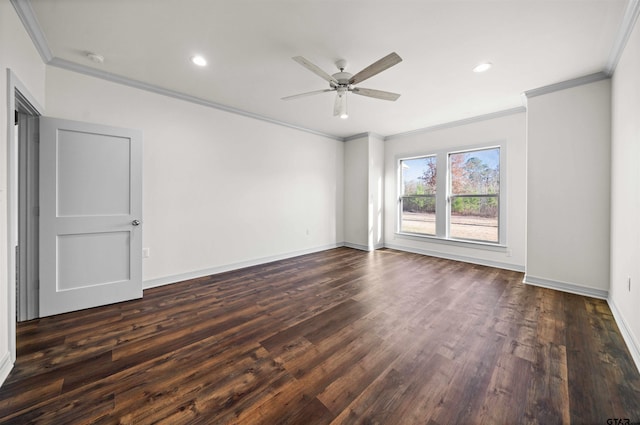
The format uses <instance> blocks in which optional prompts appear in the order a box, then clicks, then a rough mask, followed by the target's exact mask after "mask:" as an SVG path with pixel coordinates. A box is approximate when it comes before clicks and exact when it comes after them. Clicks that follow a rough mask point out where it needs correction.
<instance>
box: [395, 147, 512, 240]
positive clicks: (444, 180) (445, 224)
mask: <svg viewBox="0 0 640 425" xmlns="http://www.w3.org/2000/svg"><path fill="white" fill-rule="evenodd" d="M493 148H499V149H500V165H499V168H500V169H499V181H500V186H499V193H498V194H497V195H498V241H497V242H492V241H485V240H477V239H462V238H452V237H451V236H450V221H451V220H450V212H451V211H450V210H451V196H450V195H451V181H450V175H451V173H450V169H449V168H450V167H449V154H455V153H465V152H473V151H478V150H486V149H493ZM430 156H435V157H436V170H437V172H436V173H437V174H436V176H437V177H436V195H435V197H436V234H435V235H430V234H425V233H414V232H403V231H402V227H401V225H402V196H403V187H402V186H403V181H402V168H401V167H402V161H404V160H408V159H417V158H424V157H430ZM442 164H444V170H443V169H442V168H443V167H442ZM506 164H507V146H506V141H494V142H488V143H483V144H476V145H469V146H457V147H452V148H441V149H432V150H425V151H424V152H420V153H414V154H407V155H396V171H397V173H396V181H397V185H396V190H397V192H396V194H397V196H396V199H397V206H396V213H395V214H396V228H395V230H396V232H395V234H396V235H397V236H399V237H404V238H407V239H416V238H417V239H418V240H429V241H430V242H431V241H433V242H444V243H446V244H453V245H460V246H469V245H473V246H475V247H478V248H483V249H489V250H492V249H495V248H504V247H506V241H507V196H506V193H507V192H506V190H507V172H506V169H507V166H506ZM461 196H467V195H455V197H461ZM469 196H472V197H478V196H484V195H469ZM486 196H489V197H494V196H496V195H493V194H487V195H486Z"/></svg>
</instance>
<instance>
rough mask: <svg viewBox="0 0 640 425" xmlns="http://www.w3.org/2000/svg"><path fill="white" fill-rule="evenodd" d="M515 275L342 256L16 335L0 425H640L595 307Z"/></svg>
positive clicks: (193, 283)
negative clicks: (0, 424) (6, 424)
mask: <svg viewBox="0 0 640 425" xmlns="http://www.w3.org/2000/svg"><path fill="white" fill-rule="evenodd" d="M522 277H523V276H522V274H521V273H517V272H510V271H505V270H499V269H493V268H489V267H482V266H475V265H470V264H465V263H459V262H455V261H448V260H443V259H437V258H431V257H426V256H420V255H414V254H409V253H402V252H398V251H392V250H379V251H376V252H373V253H365V252H360V251H356V250H352V249H348V248H339V249H333V250H329V251H325V252H321V253H317V254H311V255H306V256H302V257H298V258H294V259H289V260H284V261H278V262H275V263H271V264H267V265H263V266H256V267H251V268H247V269H243V270H238V271H233V272H228V273H223V274H219V275H214V276H210V277H205V278H200V279H194V280H190V281H186V282H182V283H178V284H173V285H168V286H164V287H160V288H155V289H150V290H147V291H145V293H144V298H143V299H141V300H136V301H131V302H126V303H121V304H116V305H111V306H106V307H100V308H95V309H91V310H85V311H80V312H74V313H68V314H64V315H59V316H55V317H49V318H44V319H40V320H34V321H31V322H26V323H22V324H20V325H19V327H18V359H17V362H16V365H15V368H14V370H13V371H12V373H11V375H10V376H9V377H8V379H7V381H6V382H5V383H4V385H3V386H2V387H1V388H0V422H2V423H12V424H31V423H33V424H86V423H95V424H116V423H120V424H149V423H163V424H183V423H185V424H186V423H189V424H192V423H193V424H226V423H229V424H269V425H271V424H285V423H287V424H305V425H310V424H329V423H331V424H352V423H353V424H394V425H395V424H421V425H424V424H429V425H435V424H524V423H530V424H556V423H558V424H561V423H562V424H569V423H572V424H603V425H604V424H609V423H616V424H617V423H634V422H639V423H640V375H639V374H638V371H637V369H636V368H635V366H634V364H633V361H632V360H631V357H630V354H629V352H628V351H627V348H626V347H625V345H624V342H623V340H622V337H621V335H620V332H619V330H618V328H617V326H616V324H615V322H614V320H613V317H612V315H611V312H610V310H609V308H608V306H607V304H606V302H605V301H602V300H597V299H592V298H586V297H581V296H577V295H571V294H566V293H561V292H555V291H552V290H548V289H543V288H537V287H531V286H525V285H523V284H522ZM613 418H622V419H628V422H612V421H610V422H608V420H609V419H613Z"/></svg>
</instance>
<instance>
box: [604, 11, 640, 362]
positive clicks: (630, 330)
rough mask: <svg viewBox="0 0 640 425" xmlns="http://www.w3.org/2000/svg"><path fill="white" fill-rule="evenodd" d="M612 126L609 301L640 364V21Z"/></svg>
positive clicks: (622, 71) (622, 65) (616, 91)
mask: <svg viewBox="0 0 640 425" xmlns="http://www.w3.org/2000/svg"><path fill="white" fill-rule="evenodd" d="M612 130H613V131H612V133H613V137H612V152H611V156H612V158H611V159H612V165H611V279H610V284H611V287H610V292H609V304H610V305H611V307H612V310H613V311H614V314H616V319H617V322H618V325H619V327H620V329H621V330H622V331H623V335H624V336H625V339H626V341H627V345H628V346H629V348H630V349H631V352H632V354H633V355H634V358H635V361H636V365H637V366H638V368H640V25H638V24H637V23H636V25H635V29H634V31H633V33H632V34H631V37H630V39H629V41H628V42H627V45H626V48H625V50H624V53H623V55H622V58H621V59H620V62H619V63H618V66H617V67H616V71H615V74H614V75H613V82H612ZM629 278H631V290H629V285H628V279H629Z"/></svg>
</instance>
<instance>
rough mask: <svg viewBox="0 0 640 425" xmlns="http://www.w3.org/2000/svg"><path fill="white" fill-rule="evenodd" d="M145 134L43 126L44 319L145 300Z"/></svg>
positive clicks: (56, 123) (70, 124)
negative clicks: (143, 283) (140, 299)
mask: <svg viewBox="0 0 640 425" xmlns="http://www.w3.org/2000/svg"><path fill="white" fill-rule="evenodd" d="M141 168H142V137H141V134H140V132H138V131H135V130H129V129H121V128H114V127H107V126H101V125H95V124H87V123H80V122H74V121H67V120H59V119H54V118H41V119H40V316H48V315H51V314H58V313H64V312H68V311H74V310H80V309H83V308H89V307H95V306H99V305H105V304H111V303H115V302H120V301H125V300H129V299H133V298H139V297H141V296H142V226H139V225H136V223H138V222H139V221H140V220H141V217H142V170H141Z"/></svg>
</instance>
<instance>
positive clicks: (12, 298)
mask: <svg viewBox="0 0 640 425" xmlns="http://www.w3.org/2000/svg"><path fill="white" fill-rule="evenodd" d="M7 80H8V87H7V97H8V102H7V144H8V149H7V215H8V217H7V218H8V228H7V254H8V259H7V260H8V261H7V263H8V264H7V265H8V267H7V284H8V287H9V288H8V289H9V292H8V297H7V300H6V303H7V304H6V311H7V314H8V318H7V319H8V320H7V321H8V324H9V326H8V328H9V329H8V332H9V335H8V344H9V354H10V361H11V363H13V362H15V359H16V321H17V319H18V310H19V309H20V311H21V313H20V314H21V315H23V316H22V317H24V319H23V320H26V318H27V317H29V313H28V311H29V309H28V308H27V306H28V305H29V304H30V303H33V302H34V301H36V302H35V305H36V306H37V298H35V297H36V296H37V287H36V291H35V294H36V295H33V296H32V297H31V298H32V301H31V302H29V301H26V299H25V301H22V296H23V295H22V294H26V288H27V285H25V286H24V289H23V291H21V294H20V298H21V300H20V301H18V291H19V284H18V281H17V275H18V274H20V273H22V274H23V276H22V277H23V278H24V277H26V276H25V274H26V271H22V272H20V266H19V262H20V261H19V259H18V257H19V255H20V253H19V251H20V250H21V246H22V249H24V250H25V253H24V254H22V264H23V267H26V269H29V265H28V264H29V263H31V262H35V264H36V267H37V258H36V259H30V258H29V254H28V253H29V252H34V251H35V252H36V253H37V252H38V245H37V241H38V239H37V238H35V242H36V244H35V245H33V244H31V246H30V247H29V248H27V246H26V245H27V244H28V239H27V240H26V241H24V244H21V243H19V241H18V240H19V233H20V229H19V228H20V224H22V226H23V227H25V228H26V226H27V223H28V220H27V218H28V217H27V214H26V209H25V207H22V208H21V206H20V200H21V199H22V200H23V202H24V203H25V205H26V202H25V201H26V198H24V196H25V195H23V197H21V196H20V189H19V187H20V186H21V185H22V187H23V188H24V189H25V190H26V186H24V183H25V182H22V183H21V180H22V178H20V170H21V167H20V160H21V159H22V160H23V162H24V160H25V159H26V158H25V157H23V155H24V153H22V154H21V152H20V149H19V147H20V141H19V140H18V139H19V138H20V135H21V134H22V136H23V137H26V136H27V135H28V134H30V133H31V135H32V136H37V131H38V126H37V124H36V120H37V117H39V116H40V115H41V111H43V108H42V107H41V106H40V105H39V104H38V102H37V101H36V99H35V97H34V96H33V95H31V93H30V92H29V90H27V87H26V86H25V85H24V84H23V83H22V82H21V81H20V79H19V78H18V77H17V76H16V74H15V73H14V72H13V71H12V70H10V69H8V70H7ZM29 121H32V122H31V123H30V122H29ZM21 123H22V125H21ZM29 128H31V130H29ZM34 141H35V139H34ZM36 170H37V167H36ZM36 176H37V175H36ZM35 182H37V179H35ZM25 193H26V192H25ZM31 196H35V199H37V192H35V193H32V194H31ZM35 212H36V213H37V210H36V211H35ZM21 214H22V215H24V217H22V218H20V217H21ZM36 222H37V220H36ZM19 223H20V224H19ZM31 231H32V232H33V229H32V230H31ZM33 236H35V235H33ZM22 238H23V239H24V236H23V237H22ZM34 260H36V261H34ZM30 270H31V272H30V273H33V272H34V271H35V273H36V274H35V276H37V268H35V269H34V268H33V267H32V268H31V269H30ZM35 283H36V284H37V281H35ZM22 306H24V307H22ZM37 313H38V312H37V310H36V311H35V312H34V311H33V309H32V312H31V314H36V315H37Z"/></svg>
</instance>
